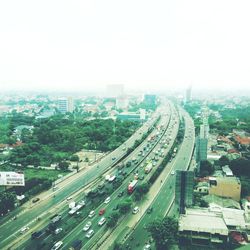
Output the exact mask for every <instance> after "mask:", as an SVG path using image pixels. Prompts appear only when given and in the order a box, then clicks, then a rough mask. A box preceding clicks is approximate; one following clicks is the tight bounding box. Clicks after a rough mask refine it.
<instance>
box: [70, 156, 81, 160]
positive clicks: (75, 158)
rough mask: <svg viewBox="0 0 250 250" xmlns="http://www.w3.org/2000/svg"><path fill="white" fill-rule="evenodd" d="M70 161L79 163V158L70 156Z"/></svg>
mask: <svg viewBox="0 0 250 250" xmlns="http://www.w3.org/2000/svg"><path fill="white" fill-rule="evenodd" d="M70 160H71V161H79V156H78V155H72V156H71V158H70Z"/></svg>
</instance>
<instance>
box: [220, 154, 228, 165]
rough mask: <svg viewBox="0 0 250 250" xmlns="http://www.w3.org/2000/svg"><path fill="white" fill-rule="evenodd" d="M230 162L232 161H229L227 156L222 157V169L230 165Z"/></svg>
mask: <svg viewBox="0 0 250 250" xmlns="http://www.w3.org/2000/svg"><path fill="white" fill-rule="evenodd" d="M229 162H230V161H229V160H228V158H227V157H226V156H225V155H222V156H221V158H220V159H219V165H220V166H221V167H223V166H226V165H229Z"/></svg>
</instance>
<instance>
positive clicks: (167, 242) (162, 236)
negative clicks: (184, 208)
mask: <svg viewBox="0 0 250 250" xmlns="http://www.w3.org/2000/svg"><path fill="white" fill-rule="evenodd" d="M147 231H148V232H149V233H150V234H151V235H152V237H153V239H154V241H155V244H156V248H157V249H165V250H167V249H170V247H171V246H172V245H173V244H174V243H176V241H177V239H178V221H177V220H176V219H175V218H173V217H166V218H164V219H163V220H160V219H158V220H155V221H154V222H152V223H150V224H149V225H148V226H147Z"/></svg>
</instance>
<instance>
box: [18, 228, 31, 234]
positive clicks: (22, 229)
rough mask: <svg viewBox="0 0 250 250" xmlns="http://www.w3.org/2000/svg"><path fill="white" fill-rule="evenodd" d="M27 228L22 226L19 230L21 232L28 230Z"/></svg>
mask: <svg viewBox="0 0 250 250" xmlns="http://www.w3.org/2000/svg"><path fill="white" fill-rule="evenodd" d="M29 229H30V228H29V227H22V228H21V230H20V233H21V234H23V233H25V232H26V231H28V230H29Z"/></svg>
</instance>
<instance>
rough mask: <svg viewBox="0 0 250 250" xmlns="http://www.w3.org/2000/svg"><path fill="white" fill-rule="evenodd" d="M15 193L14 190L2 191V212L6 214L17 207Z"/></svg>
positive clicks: (0, 196) (0, 199) (0, 195)
mask: <svg viewBox="0 0 250 250" xmlns="http://www.w3.org/2000/svg"><path fill="white" fill-rule="evenodd" d="M15 200H16V197H15V194H14V193H13V192H1V193H0V213H1V214H6V213H7V212H8V211H10V210H12V209H13V208H14V207H15Z"/></svg>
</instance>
